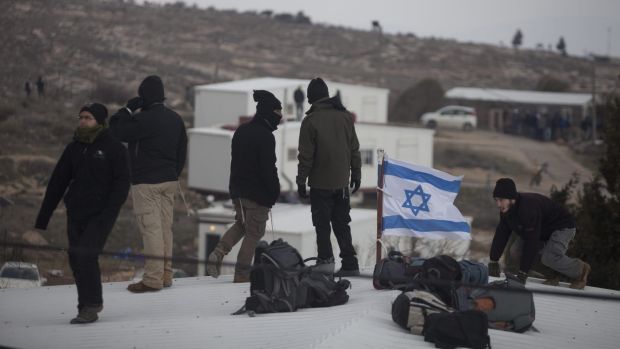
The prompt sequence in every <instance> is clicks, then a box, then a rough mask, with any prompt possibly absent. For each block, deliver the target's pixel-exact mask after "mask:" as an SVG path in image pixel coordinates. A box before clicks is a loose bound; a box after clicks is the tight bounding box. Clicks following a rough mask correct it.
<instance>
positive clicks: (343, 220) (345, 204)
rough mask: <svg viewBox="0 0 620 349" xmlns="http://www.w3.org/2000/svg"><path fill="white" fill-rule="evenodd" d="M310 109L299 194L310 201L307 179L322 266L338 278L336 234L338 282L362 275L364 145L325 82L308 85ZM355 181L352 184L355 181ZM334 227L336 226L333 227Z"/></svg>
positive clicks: (304, 128) (301, 132)
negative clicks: (358, 210)
mask: <svg viewBox="0 0 620 349" xmlns="http://www.w3.org/2000/svg"><path fill="white" fill-rule="evenodd" d="M307 92H308V93H307V96H308V103H310V104H311V105H312V106H311V108H310V110H308V111H307V112H306V114H307V116H306V118H305V119H304V120H303V121H302V122H301V129H300V130H299V146H298V151H299V155H298V156H297V158H298V160H299V164H298V166H297V179H296V182H297V188H298V189H297V191H298V193H299V196H300V197H302V198H306V197H308V194H307V191H306V179H308V185H309V186H310V188H311V190H310V205H311V210H312V223H313V225H314V227H315V230H316V242H317V248H318V256H317V257H318V262H317V264H326V265H327V266H328V267H327V268H326V269H325V270H326V271H327V269H329V268H331V271H332V272H333V265H334V254H333V251H332V244H331V239H330V235H331V228H333V229H334V235H336V239H337V240H338V246H339V247H340V258H342V268H341V269H340V270H339V271H338V272H337V273H336V274H335V275H336V276H355V275H359V265H358V261H357V257H356V253H355V249H354V248H353V242H352V238H351V228H350V227H349V222H351V216H350V215H349V212H350V211H351V206H350V203H349V188H348V187H349V185H350V187H351V188H352V192H351V194H353V193H355V192H356V191H357V190H358V189H359V187H360V183H361V178H362V175H361V156H360V151H359V147H360V145H359V141H358V140H357V134H356V133H355V125H354V123H353V117H352V115H351V113H349V112H348V111H347V109H346V108H345V107H344V106H343V105H342V103H341V101H340V99H339V98H336V97H333V98H329V92H328V89H327V85H326V84H325V82H324V81H323V79H321V78H315V79H312V81H310V84H308V91H307ZM349 179H350V180H349ZM330 225H331V226H330Z"/></svg>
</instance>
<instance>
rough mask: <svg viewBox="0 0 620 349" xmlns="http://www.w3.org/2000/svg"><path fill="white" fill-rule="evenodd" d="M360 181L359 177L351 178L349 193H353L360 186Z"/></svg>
mask: <svg viewBox="0 0 620 349" xmlns="http://www.w3.org/2000/svg"><path fill="white" fill-rule="evenodd" d="M360 184H361V181H360V180H359V179H351V184H350V187H351V189H352V190H351V194H355V192H356V191H357V190H358V189H359V188H360Z"/></svg>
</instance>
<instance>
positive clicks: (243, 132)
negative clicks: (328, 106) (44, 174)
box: [229, 115, 280, 207]
mask: <svg viewBox="0 0 620 349" xmlns="http://www.w3.org/2000/svg"><path fill="white" fill-rule="evenodd" d="M273 130H274V128H273V127H272V126H271V125H270V123H269V122H268V121H267V120H266V119H265V118H264V117H262V116H260V115H256V116H254V118H253V119H252V121H250V122H248V123H245V124H243V125H241V126H239V128H238V129H237V130H236V131H235V134H234V136H233V139H232V146H231V150H232V151H231V162H230V183H229V192H230V197H231V198H233V199H234V198H245V199H250V200H252V201H255V202H256V203H258V204H260V205H261V206H265V207H272V206H273V204H275V202H276V200H277V199H278V197H279V196H280V181H279V179H278V169H277V168H276V141H275V138H274V137H273V134H272V132H273Z"/></svg>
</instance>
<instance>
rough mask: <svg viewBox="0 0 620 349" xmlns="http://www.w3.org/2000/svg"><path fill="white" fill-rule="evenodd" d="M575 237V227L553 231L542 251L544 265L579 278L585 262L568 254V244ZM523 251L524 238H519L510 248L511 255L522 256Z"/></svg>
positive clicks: (541, 257)
mask: <svg viewBox="0 0 620 349" xmlns="http://www.w3.org/2000/svg"><path fill="white" fill-rule="evenodd" d="M574 237H575V228H568V229H560V230H556V231H554V232H553V233H551V236H550V237H549V241H547V242H545V243H544V247H542V249H541V251H540V252H541V256H540V261H541V262H542V264H543V265H545V266H546V267H549V268H551V269H553V270H555V271H556V272H558V273H560V274H563V275H566V276H568V277H569V278H571V279H577V278H578V277H579V276H580V275H581V271H582V269H583V262H582V261H581V260H579V259H577V258H571V257H568V256H567V255H566V251H567V250H568V244H569V243H570V242H571V240H573V238H574ZM522 251H523V240H522V239H521V238H517V239H516V240H515V241H514V243H513V244H512V246H511V248H510V255H512V256H519V257H520V256H521V255H522Z"/></svg>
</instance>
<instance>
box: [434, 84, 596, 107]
mask: <svg viewBox="0 0 620 349" xmlns="http://www.w3.org/2000/svg"><path fill="white" fill-rule="evenodd" d="M446 98H454V99H467V100H475V101H491V102H511V103H526V104H541V105H566V106H584V105H586V104H588V103H590V100H592V95H590V94H587V93H564V92H540V91H520V90H503V89H495V88H476V87H455V88H453V89H450V90H449V91H448V92H446Z"/></svg>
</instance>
